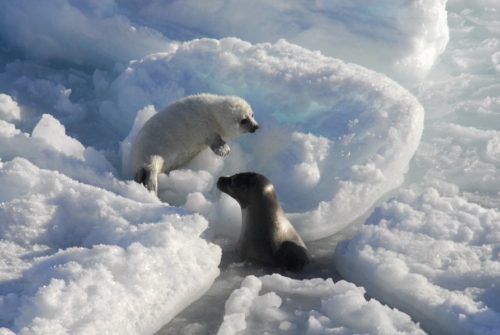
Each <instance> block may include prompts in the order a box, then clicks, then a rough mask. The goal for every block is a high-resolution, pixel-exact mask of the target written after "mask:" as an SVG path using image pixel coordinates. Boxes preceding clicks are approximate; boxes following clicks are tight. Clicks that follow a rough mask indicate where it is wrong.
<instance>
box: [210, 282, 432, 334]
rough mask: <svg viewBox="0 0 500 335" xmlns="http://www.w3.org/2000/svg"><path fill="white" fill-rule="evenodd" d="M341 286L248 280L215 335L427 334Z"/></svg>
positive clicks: (353, 288)
mask: <svg viewBox="0 0 500 335" xmlns="http://www.w3.org/2000/svg"><path fill="white" fill-rule="evenodd" d="M364 294H365V291H364V289H363V288H361V287H357V286H355V285H354V284H351V283H349V282H346V281H344V280H341V281H338V282H336V283H334V282H333V281H332V280H331V279H326V280H325V279H320V278H316V279H308V280H296V279H291V278H288V277H284V276H281V275H278V274H274V275H267V276H263V277H260V278H257V277H255V276H248V277H246V278H245V279H244V280H243V282H242V284H241V288H239V289H237V290H235V291H234V292H233V293H232V294H231V296H230V297H229V299H228V300H227V301H226V306H225V315H224V321H223V323H222V324H221V326H220V328H219V332H218V333H217V334H218V335H234V334H241V335H242V334H316V335H319V334H345V335H348V334H374V335H375V334H380V335H385V334H396V333H397V334H425V332H424V331H422V329H420V327H419V326H418V325H417V324H415V323H414V322H412V321H411V319H410V317H409V316H408V315H406V314H404V313H402V312H400V311H398V310H396V309H391V308H389V307H387V306H385V305H382V304H381V303H380V302H378V301H377V300H375V299H370V300H367V299H366V298H365V296H364Z"/></svg>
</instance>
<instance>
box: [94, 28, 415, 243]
mask: <svg viewBox="0 0 500 335" xmlns="http://www.w3.org/2000/svg"><path fill="white" fill-rule="evenodd" d="M112 88H113V90H114V92H115V98H114V99H113V101H107V102H106V103H103V104H102V105H101V112H102V115H103V117H105V118H107V119H108V120H109V121H110V123H111V124H113V125H115V126H116V127H117V130H118V131H121V132H123V136H124V137H125V136H126V134H127V132H128V131H129V130H130V129H131V128H132V124H133V121H134V119H135V116H136V114H137V112H138V111H139V110H143V108H144V107H145V106H148V105H150V104H152V105H153V106H154V108H155V109H156V110H160V109H162V108H163V107H165V106H166V105H168V104H169V103H170V102H172V101H173V100H176V99H177V98H180V97H182V96H185V95H188V94H193V93H200V92H211V93H217V94H234V95H239V96H241V97H243V98H245V99H246V100H247V101H249V102H250V104H251V106H252V108H253V109H254V111H255V115H256V118H257V120H258V121H259V123H260V124H261V126H262V127H261V129H259V131H257V132H256V133H255V134H252V135H248V136H246V137H245V138H243V139H241V140H238V141H237V142H236V143H232V144H231V146H232V148H233V150H232V152H231V155H229V157H228V158H227V159H225V160H222V159H220V158H218V157H216V156H215V155H213V154H210V153H209V152H205V153H204V154H203V155H202V158H199V159H198V160H197V162H194V163H193V164H194V165H191V166H190V168H191V169H195V170H199V169H202V170H206V171H208V172H210V173H211V174H212V175H213V176H214V178H213V179H212V182H213V180H217V177H218V176H219V175H221V174H233V173H236V172H241V171H244V170H254V171H257V172H260V173H262V174H264V175H266V176H267V177H269V178H270V179H271V180H272V181H273V183H274V184H275V186H276V189H277V192H278V195H279V197H280V199H281V200H282V202H283V204H284V208H285V210H286V211H287V212H288V213H289V215H290V219H291V220H292V223H293V224H294V225H295V227H296V228H297V229H298V230H299V232H300V233H301V235H302V236H304V237H305V238H306V239H316V238H320V237H324V236H327V235H330V234H332V233H335V232H336V231H339V230H340V229H342V228H344V227H345V226H346V225H347V224H349V223H350V222H352V221H353V220H354V219H356V218H357V217H359V216H360V215H362V214H363V213H364V212H365V211H366V210H368V209H369V208H370V207H371V206H372V205H373V203H374V202H375V201H376V200H377V199H378V198H380V197H381V196H382V195H383V194H384V193H386V192H387V191H388V190H390V189H392V188H394V187H397V186H398V185H399V184H400V183H401V182H402V180H403V176H404V173H405V172H406V171H407V168H408V162H409V160H410V159H411V157H412V156H413V154H414V153H415V150H416V148H417V146H418V144H419V141H420V137H421V133H422V127H423V116H424V111H423V108H422V106H421V105H420V104H419V102H418V101H417V100H416V99H415V98H414V97H413V95H411V94H410V93H409V92H408V91H406V90H405V89H403V88H402V87H401V86H399V85H398V84H396V83H395V82H394V81H392V80H390V79H389V78H387V77H386V76H384V75H381V74H378V73H375V72H373V71H370V70H367V69H365V68H363V67H361V66H357V65H353V64H346V63H344V62H342V61H340V60H337V59H334V58H330V57H326V56H323V55H321V54H320V53H317V52H312V51H309V50H307V49H304V48H301V47H299V46H296V45H293V44H290V43H288V42H285V41H279V42H278V43H276V44H256V45H252V44H250V43H247V42H244V41H241V40H239V39H235V38H228V39H222V40H213V39H202V40H194V41H192V42H186V43H183V44H180V45H179V46H178V47H177V49H176V50H175V52H166V53H159V54H153V55H150V56H148V57H146V58H144V59H142V60H139V61H135V62H132V63H131V64H130V65H129V67H128V68H127V69H126V70H125V71H124V72H123V74H122V75H121V76H120V77H119V78H118V79H117V80H116V81H115V82H114V83H113V84H112ZM139 119H140V120H141V122H143V119H144V118H143V117H139ZM132 132H133V131H132ZM131 140H132V139H131V138H130V137H128V138H127V141H131ZM200 178H204V179H206V178H205V176H201V175H200ZM167 184H169V185H170V186H169V185H167ZM173 184H175V183H172V182H170V183H164V184H163V187H164V188H168V187H171V186H172V185H173ZM161 188H162V185H161V180H160V191H161ZM207 189H208V190H211V189H213V187H208V188H207ZM184 192H185V193H188V197H186V199H185V200H184V201H188V200H189V195H190V196H191V199H192V197H194V196H196V197H197V199H199V200H200V201H196V202H195V203H193V202H190V203H189V205H190V206H188V207H190V209H191V210H194V211H198V212H200V213H203V214H204V215H205V216H206V217H208V218H209V219H210V221H211V223H221V222H224V221H227V218H228V217H232V216H231V215H229V214H228V212H227V211H225V209H224V208H225V207H227V206H219V204H218V202H219V198H218V197H219V195H218V194H217V193H215V194H214V192H210V191H208V192H206V191H204V190H200V189H199V188H197V189H193V190H192V192H186V190H184ZM195 194H196V195H195ZM165 200H167V201H169V202H170V201H172V200H171V199H168V198H167V199H165ZM176 201H179V200H178V199H176ZM179 204H182V201H181V203H179ZM198 205H199V206H198ZM232 206H233V207H237V205H236V204H235V203H234V204H233V205H232ZM222 207H224V208H222ZM227 227H233V229H229V231H231V230H232V233H234V234H237V232H239V226H238V222H237V220H236V221H235V222H232V223H231V224H229V225H226V226H225V228H227ZM225 228H224V229H221V230H223V231H225V232H228V230H227V229H225Z"/></svg>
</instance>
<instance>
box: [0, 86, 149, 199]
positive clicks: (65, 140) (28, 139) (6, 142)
mask: <svg viewBox="0 0 500 335" xmlns="http://www.w3.org/2000/svg"><path fill="white" fill-rule="evenodd" d="M6 96H7V97H9V96H8V95H6ZM9 98H10V97H9ZM16 157H23V158H25V159H27V160H29V161H30V162H31V163H34V164H36V165H37V166H38V167H41V168H44V169H49V170H55V171H58V172H60V173H63V174H65V175H66V176H68V177H70V178H72V179H75V180H77V181H79V182H83V183H86V184H89V185H93V186H97V187H101V188H103V189H106V190H108V191H111V192H114V193H116V194H119V195H122V196H125V197H128V198H130V199H134V200H136V201H140V202H156V201H157V200H156V199H155V197H154V196H153V195H151V194H149V193H148V192H146V191H145V190H144V189H143V188H142V187H140V186H139V185H137V184H135V183H132V182H129V183H125V182H122V181H119V180H117V179H116V178H115V177H114V175H113V172H114V171H115V170H114V168H113V166H112V165H111V164H110V163H109V162H108V160H107V159H106V158H105V157H104V155H103V154H102V153H101V152H99V151H97V150H95V149H93V148H91V147H87V148H85V147H84V146H83V145H82V144H81V143H80V142H79V141H77V140H76V139H74V138H72V137H71V136H69V135H67V134H66V129H65V127H64V126H63V125H62V124H61V123H60V122H59V121H58V120H57V119H55V118H54V117H53V116H51V115H50V114H44V115H42V117H41V118H40V120H39V121H38V122H37V123H36V125H35V126H34V128H33V130H32V132H31V134H29V133H24V132H22V131H21V130H19V129H18V128H16V125H14V124H12V123H10V122H7V121H4V120H1V119H0V158H1V160H3V161H10V160H12V159H14V158H16ZM11 191H12V192H14V194H15V193H17V192H19V191H22V189H21V190H17V189H16V188H14V189H12V190H11ZM5 195H8V194H7V193H5ZM0 199H2V195H0Z"/></svg>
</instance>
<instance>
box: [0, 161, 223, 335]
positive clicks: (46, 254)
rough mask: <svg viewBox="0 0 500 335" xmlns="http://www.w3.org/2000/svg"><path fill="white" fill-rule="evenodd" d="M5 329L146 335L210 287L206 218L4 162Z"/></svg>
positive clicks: (0, 315)
mask: <svg viewBox="0 0 500 335" xmlns="http://www.w3.org/2000/svg"><path fill="white" fill-rule="evenodd" d="M0 184H1V185H2V190H1V196H0V198H1V203H0V234H1V236H2V240H1V241H0V244H1V246H0V259H1V261H0V280H1V282H2V285H0V327H5V328H3V330H2V331H3V332H4V333H5V332H7V328H8V329H10V330H12V331H14V332H15V333H17V334H104V333H121V334H133V333H135V334H146V333H152V332H154V331H156V330H158V329H159V328H160V327H161V326H162V325H163V324H164V323H165V322H167V321H168V320H170V319H171V318H172V317H173V316H174V315H175V314H177V313H178V312H179V311H181V310H182V309H183V308H185V307H186V306H187V305H189V304H190V303H191V302H192V301H194V300H196V299H198V298H199V296H200V295H201V294H202V293H203V292H204V291H206V290H207V289H208V287H209V286H210V285H211V284H212V282H213V280H214V279H215V278H216V277H217V275H218V274H219V270H218V264H219V262H220V256H221V254H220V248H219V247H217V246H215V245H213V244H210V243H208V242H207V241H205V240H204V239H202V238H200V234H201V233H202V232H203V231H204V230H205V229H206V227H207V222H206V220H205V219H204V218H202V217H201V216H199V215H193V216H192V215H181V214H179V213H178V210H176V209H174V208H172V207H169V206H167V205H165V204H161V203H159V202H156V203H139V202H136V201H133V200H130V199H127V198H124V197H121V196H118V195H116V194H114V193H111V192H108V191H105V190H103V189H102V188H97V187H93V186H89V185H85V184H83V183H79V182H77V181H75V180H72V179H70V178H68V177H66V176H64V175H62V174H60V173H58V172H55V171H50V170H44V169H40V168H38V167H36V166H35V165H33V164H32V163H30V162H29V161H27V160H25V159H22V158H16V159H14V160H12V161H10V162H5V163H0Z"/></svg>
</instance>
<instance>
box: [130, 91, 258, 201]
mask: <svg viewBox="0 0 500 335" xmlns="http://www.w3.org/2000/svg"><path fill="white" fill-rule="evenodd" d="M257 128H258V124H257V122H256V121H255V118H254V115H253V111H252V109H251V107H250V105H249V104H248V103H247V102H246V101H245V100H243V99H242V98H239V97H235V96H219V95H213V94H199V95H192V96H188V97H186V98H184V99H181V100H179V101H176V102H174V103H173V104H171V105H169V106H168V107H167V108H165V109H164V110H162V111H161V112H159V113H157V114H156V115H154V116H153V117H151V118H150V119H149V120H148V121H147V122H146V123H145V124H144V126H143V127H142V128H141V130H140V131H139V133H138V134H137V136H136V138H135V139H134V141H133V143H132V148H131V154H130V166H131V168H132V169H133V173H134V179H135V181H137V182H140V183H143V184H144V185H145V186H146V187H147V188H148V189H150V190H152V191H154V192H155V193H156V194H157V193H158V174H160V173H164V172H165V173H168V172H169V171H171V170H173V169H176V168H178V167H180V166H182V165H184V164H186V163H188V162H189V161H190V160H191V159H192V158H193V157H194V156H196V155H197V154H198V153H200V152H201V151H202V150H204V149H206V148H207V147H209V148H211V149H212V150H213V151H214V152H215V153H216V154H217V155H219V156H222V157H224V156H227V155H228V154H229V152H230V148H229V146H228V145H227V144H226V142H225V140H227V139H232V138H236V137H238V136H240V135H242V134H245V133H253V132H255V131H256V130H257Z"/></svg>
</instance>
